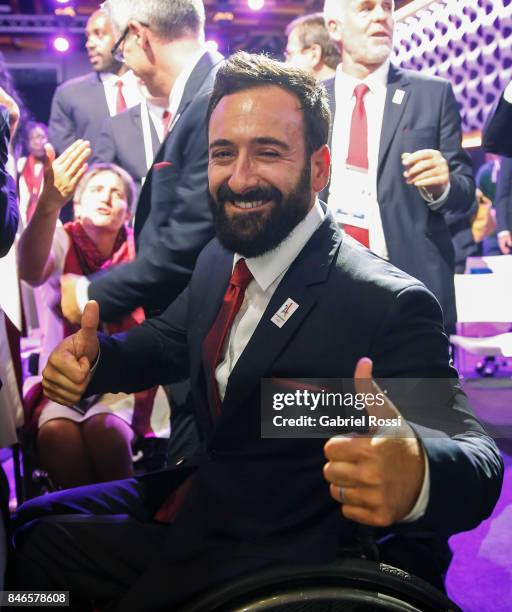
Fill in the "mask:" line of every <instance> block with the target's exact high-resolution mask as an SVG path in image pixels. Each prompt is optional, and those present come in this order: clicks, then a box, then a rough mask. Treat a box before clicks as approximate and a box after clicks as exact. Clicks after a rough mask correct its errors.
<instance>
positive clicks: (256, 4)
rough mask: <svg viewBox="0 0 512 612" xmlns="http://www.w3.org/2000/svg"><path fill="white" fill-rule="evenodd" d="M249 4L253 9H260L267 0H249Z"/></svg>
mask: <svg viewBox="0 0 512 612" xmlns="http://www.w3.org/2000/svg"><path fill="white" fill-rule="evenodd" d="M247 6H248V7H249V8H250V9H251V11H259V10H261V9H262V8H263V7H264V6H265V0H247Z"/></svg>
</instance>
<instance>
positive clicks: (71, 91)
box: [48, 9, 142, 159]
mask: <svg viewBox="0 0 512 612" xmlns="http://www.w3.org/2000/svg"><path fill="white" fill-rule="evenodd" d="M85 37H86V43H85V48H86V50H87V55H88V57H89V62H90V64H91V67H92V69H93V72H91V73H89V74H86V75H84V76H81V77H78V78H75V79H71V80H69V81H66V82H65V83H63V84H62V85H61V86H60V87H58V88H57V90H56V92H55V95H54V97H53V101H52V109H51V115H50V126H49V134H48V138H49V140H50V142H51V143H52V144H53V146H54V147H55V150H56V152H57V154H58V155H59V154H60V153H62V152H63V151H64V150H65V149H67V147H69V146H70V145H71V144H72V143H73V142H74V141H75V140H77V139H78V138H83V139H84V140H88V141H89V142H90V143H91V148H92V151H93V159H94V153H95V149H96V143H97V141H98V138H99V136H100V133H101V126H102V124H103V121H104V120H105V119H106V118H107V117H113V116H114V115H117V114H118V113H121V112H123V111H124V110H126V109H127V108H130V107H132V106H135V105H137V104H139V103H140V102H141V100H142V96H141V93H140V90H139V85H138V83H137V79H136V77H135V75H134V74H133V72H132V71H131V70H129V68H128V67H127V66H126V65H125V64H124V63H123V62H122V61H119V58H116V57H114V56H113V55H112V53H111V50H112V47H113V45H114V42H115V33H114V29H113V27H112V23H111V21H110V18H109V16H108V15H107V13H106V12H105V11H103V10H101V9H100V10H98V11H96V12H95V13H93V14H92V15H91V17H90V19H89V21H88V22H87V27H86V30H85Z"/></svg>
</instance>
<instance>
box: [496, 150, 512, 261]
mask: <svg viewBox="0 0 512 612" xmlns="http://www.w3.org/2000/svg"><path fill="white" fill-rule="evenodd" d="M494 208H495V209H496V226H497V228H496V229H497V232H498V245H499V247H500V251H501V252H502V253H503V255H510V253H511V252H512V159H510V158H509V157H504V158H503V159H502V160H501V166H500V171H499V174H498V182H497V185H496V199H495V201H494Z"/></svg>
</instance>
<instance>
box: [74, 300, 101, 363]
mask: <svg viewBox="0 0 512 612" xmlns="http://www.w3.org/2000/svg"><path fill="white" fill-rule="evenodd" d="M99 320H100V312H99V306H98V302H94V301H90V302H87V304H86V305H85V308H84V312H83V314H82V321H81V323H80V331H79V332H78V333H77V334H76V336H77V344H76V349H77V357H78V362H79V364H80V368H81V370H82V371H83V372H86V371H88V369H89V368H90V367H91V364H92V363H93V362H94V360H95V359H96V356H97V355H98V351H99V342H98V337H97V335H96V332H97V331H98V325H99Z"/></svg>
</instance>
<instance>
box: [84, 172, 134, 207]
mask: <svg viewBox="0 0 512 612" xmlns="http://www.w3.org/2000/svg"><path fill="white" fill-rule="evenodd" d="M103 172H112V174H117V176H118V177H119V178H120V179H121V181H122V183H123V187H124V193H125V196H126V202H127V204H128V210H132V206H133V204H134V203H135V200H136V198H137V187H136V186H135V183H134V181H133V179H132V177H131V176H130V175H129V174H128V172H126V170H123V168H121V167H120V166H117V165H116V164H107V163H101V164H93V165H92V166H90V167H89V169H88V170H87V172H86V173H85V174H84V175H83V176H82V178H81V179H80V182H79V183H78V186H77V188H76V191H75V195H74V196H73V202H74V203H75V204H80V200H81V199H82V195H83V194H84V191H85V189H86V187H87V185H88V184H89V181H90V180H91V179H92V178H94V177H95V176H96V175H98V174H102V173H103Z"/></svg>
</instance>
